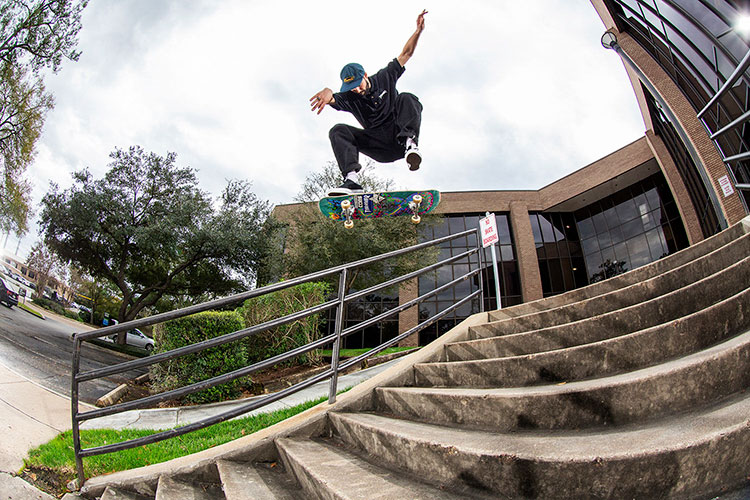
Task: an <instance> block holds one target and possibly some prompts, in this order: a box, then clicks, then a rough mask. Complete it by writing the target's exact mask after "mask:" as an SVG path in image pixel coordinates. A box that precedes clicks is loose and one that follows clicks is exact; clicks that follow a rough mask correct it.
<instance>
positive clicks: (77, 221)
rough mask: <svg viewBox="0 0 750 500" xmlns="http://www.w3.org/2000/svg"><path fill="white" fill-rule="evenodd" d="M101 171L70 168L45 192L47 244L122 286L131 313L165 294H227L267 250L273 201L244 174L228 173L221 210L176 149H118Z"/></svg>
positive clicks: (249, 278) (243, 282) (250, 274)
mask: <svg viewBox="0 0 750 500" xmlns="http://www.w3.org/2000/svg"><path fill="white" fill-rule="evenodd" d="M110 157H111V158H112V160H113V161H112V162H111V163H110V165H109V167H110V169H109V171H108V172H107V173H106V174H105V176H104V178H102V179H94V178H93V177H92V175H91V173H90V172H88V170H83V171H80V172H77V173H75V174H73V179H74V185H73V187H71V188H69V189H67V190H65V191H60V189H59V188H58V187H57V186H56V185H54V184H53V185H52V186H51V189H50V191H49V192H48V193H47V194H46V195H45V196H44V198H43V200H42V214H41V227H42V231H43V234H44V241H45V243H46V244H47V245H48V246H49V248H51V249H52V250H53V251H54V252H55V253H56V254H57V255H58V256H59V257H60V258H61V259H63V260H64V261H66V262H72V263H73V264H75V265H76V266H78V267H80V268H81V269H82V270H83V271H84V272H86V273H88V274H89V275H90V276H91V277H92V278H94V279H103V280H107V281H108V282H110V283H112V284H113V285H114V286H115V287H116V288H117V289H118V290H119V291H120V293H121V294H122V304H121V306H120V309H119V311H118V314H117V318H118V320H119V321H128V320H131V319H134V318H135V317H137V315H138V314H139V313H140V312H141V311H143V310H144V308H150V307H152V306H154V305H155V304H156V303H157V302H158V301H159V299H160V298H161V297H162V296H165V295H167V296H179V295H199V294H203V293H210V294H213V295H214V296H215V295H224V294H228V293H231V292H235V291H239V290H241V289H246V288H247V287H249V286H251V285H252V283H253V281H254V278H255V268H256V266H257V265H258V262H259V261H260V260H261V259H262V257H263V255H264V253H265V252H266V249H267V246H266V239H265V232H264V231H270V230H271V228H272V227H273V224H271V225H269V226H266V227H264V223H265V222H266V219H267V216H268V213H269V206H268V203H267V202H265V201H260V200H258V198H257V197H256V196H255V195H254V194H253V193H252V192H251V191H250V186H249V184H248V183H246V182H240V181H229V182H228V184H227V186H226V188H225V190H224V192H223V193H222V195H221V198H220V200H219V201H220V203H219V207H218V208H214V204H213V203H212V200H211V199H210V197H209V196H208V195H207V194H206V193H204V192H202V191H201V190H199V189H198V186H197V180H196V177H195V171H194V170H193V169H191V168H178V167H177V166H176V165H175V161H176V155H175V154H174V153H168V154H167V156H166V157H161V156H158V155H156V154H154V153H146V152H144V151H143V149H142V148H141V147H140V146H133V147H131V148H130V149H129V150H127V151H123V150H121V149H116V150H115V151H114V152H113V153H111V154H110Z"/></svg>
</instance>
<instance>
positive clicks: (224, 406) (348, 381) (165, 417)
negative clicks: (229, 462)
mask: <svg viewBox="0 0 750 500" xmlns="http://www.w3.org/2000/svg"><path fill="white" fill-rule="evenodd" d="M399 361H401V358H396V359H394V360H391V361H388V362H386V363H383V364H380V365H377V366H373V367H372V368H366V369H364V370H360V371H357V372H354V373H350V374H348V375H340V376H339V379H338V388H339V390H341V389H347V388H349V387H353V386H355V385H357V384H359V383H360V382H363V381H365V380H367V379H369V378H370V377H374V376H375V375H377V374H378V373H380V372H382V371H384V370H387V369H388V368H389V367H391V366H392V365H393V364H395V363H397V362H399ZM328 388H329V381H328V380H324V381H322V382H318V383H317V384H315V385H312V386H310V387H308V388H307V389H303V390H301V391H300V392H297V393H295V394H292V395H290V396H287V397H285V398H283V399H280V400H278V401H274V402H273V403H270V404H268V405H266V406H264V407H263V408H259V409H257V410H253V411H251V412H248V413H246V414H244V415H241V416H239V417H237V418H244V417H247V416H249V415H256V414H258V413H270V412H272V411H276V410H279V409H282V408H289V407H292V406H296V405H298V404H301V403H304V402H305V401H311V400H314V399H318V398H320V397H323V396H325V397H327V396H328ZM261 397H263V396H255V397H253V398H246V399H240V400H236V401H227V402H224V403H213V404H208V405H198V406H182V407H177V408H158V409H147V410H130V411H126V412H123V413H120V414H117V415H110V416H107V417H102V418H97V419H95V420H87V421H85V422H82V423H81V429H126V428H127V429H172V428H174V427H181V426H183V425H187V424H191V423H193V422H197V421H198V420H201V419H204V418H207V417H210V416H213V415H216V414H218V413H222V412H225V411H227V410H230V409H232V408H234V407H236V406H239V405H243V404H246V403H248V402H250V401H252V400H254V399H257V398H261Z"/></svg>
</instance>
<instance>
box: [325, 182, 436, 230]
mask: <svg viewBox="0 0 750 500" xmlns="http://www.w3.org/2000/svg"><path fill="white" fill-rule="evenodd" d="M438 203H440V192H438V191H435V190H428V191H382V192H379V193H357V194H349V195H345V196H332V197H328V198H323V199H322V200H320V202H319V203H318V208H320V213H322V214H323V215H325V216H326V217H328V218H329V219H333V220H343V221H344V227H345V228H347V229H351V228H352V227H354V220H355V219H378V218H380V217H398V216H401V215H411V221H412V222H413V223H414V224H419V222H420V221H421V220H422V218H421V216H422V215H424V214H426V213H428V212H431V211H432V210H434V209H435V207H436V206H437V205H438Z"/></svg>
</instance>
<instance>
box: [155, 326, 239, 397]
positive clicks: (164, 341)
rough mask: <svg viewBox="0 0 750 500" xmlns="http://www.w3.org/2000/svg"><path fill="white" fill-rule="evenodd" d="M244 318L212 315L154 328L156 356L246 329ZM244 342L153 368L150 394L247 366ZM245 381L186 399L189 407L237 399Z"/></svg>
mask: <svg viewBox="0 0 750 500" xmlns="http://www.w3.org/2000/svg"><path fill="white" fill-rule="evenodd" d="M244 326H245V323H244V321H243V319H242V316H241V315H240V314H238V313H237V312H235V311H222V312H218V311H209V312H203V313H198V314H194V315H192V316H187V317H184V318H179V319H175V320H172V321H167V322H166V323H162V324H159V325H157V326H156V327H155V328H154V341H155V343H156V349H155V353H159V352H165V351H171V350H173V349H177V348H179V347H183V346H187V345H192V344H195V343H197V342H201V341H203V340H207V339H210V338H214V337H218V336H221V335H224V334H227V333H232V332H234V331H237V330H241V329H242V328H244ZM247 362H248V357H247V350H246V347H245V344H244V343H243V342H229V343H227V344H223V345H220V346H217V347H212V348H210V349H207V350H205V351H201V352H198V353H196V354H189V355H187V356H181V357H179V358H176V359H173V360H170V361H165V362H163V363H159V364H157V365H153V366H151V368H150V369H149V372H150V375H151V391H152V392H154V393H161V392H164V391H168V390H172V389H176V388H178V387H183V386H185V385H188V384H192V383H195V382H199V381H201V380H205V379H208V378H211V377H215V376H217V375H222V374H224V373H227V372H230V371H233V370H236V369H238V368H241V367H244V366H246V365H247ZM242 382H243V380H242V379H236V380H233V381H231V382H227V383H225V384H221V385H218V386H215V387H211V388H208V389H204V390H202V391H199V392H195V393H192V394H189V395H187V396H185V398H184V399H185V400H186V401H187V402H190V403H212V402H215V401H224V400H227V399H235V398H237V397H238V396H239V395H240V391H241V386H242Z"/></svg>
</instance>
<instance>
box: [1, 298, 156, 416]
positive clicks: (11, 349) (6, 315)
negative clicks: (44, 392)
mask: <svg viewBox="0 0 750 500" xmlns="http://www.w3.org/2000/svg"><path fill="white" fill-rule="evenodd" d="M45 316H47V319H46V320H42V319H40V318H37V317H36V316H34V315H32V314H29V313H27V312H26V311H23V310H21V309H19V308H18V307H14V308H12V309H9V308H7V307H6V306H5V305H0V363H2V364H3V365H5V366H6V367H8V368H9V369H11V370H13V371H15V372H16V373H19V374H20V375H22V376H24V377H27V378H28V379H30V380H32V381H34V382H36V383H38V384H40V385H42V386H43V387H46V388H48V389H50V390H52V391H55V392H57V393H59V394H62V395H65V396H69V395H70V373H71V363H72V359H73V358H72V356H73V341H72V340H71V334H72V333H74V332H76V331H83V329H84V328H83V325H81V326H82V328H77V327H76V325H74V324H69V323H67V322H63V321H60V320H57V319H55V318H54V317H50V316H51V315H45ZM128 359H131V358H130V357H129V356H127V355H125V354H120V353H116V352H114V351H108V350H106V349H104V348H101V347H98V346H93V345H91V344H88V343H84V345H83V347H82V356H81V370H82V371H88V370H93V369H96V368H101V367H102V366H109V365H112V364H115V363H121V362H123V361H126V360H128ZM145 371H146V370H140V371H130V372H125V373H121V374H117V375H113V376H111V377H108V378H105V379H101V380H93V381H90V382H84V383H83V384H81V385H80V386H79V396H80V399H81V401H83V402H86V403H91V404H93V403H94V402H95V401H96V400H97V399H99V398H100V397H101V396H103V395H104V394H106V393H108V392H109V391H111V390H112V389H114V388H115V387H117V386H118V385H119V384H121V383H123V382H125V381H126V380H129V379H132V378H134V377H137V376H138V375H141V374H143V373H145Z"/></svg>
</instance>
